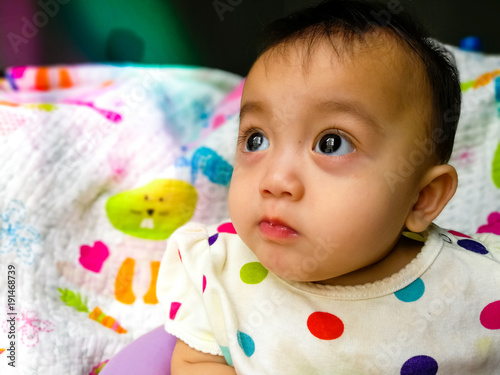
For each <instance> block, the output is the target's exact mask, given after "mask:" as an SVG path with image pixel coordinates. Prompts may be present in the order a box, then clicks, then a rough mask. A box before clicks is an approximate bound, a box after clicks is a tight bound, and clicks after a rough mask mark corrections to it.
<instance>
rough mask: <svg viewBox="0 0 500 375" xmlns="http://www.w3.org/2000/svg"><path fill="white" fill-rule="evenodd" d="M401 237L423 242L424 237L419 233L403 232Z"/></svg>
mask: <svg viewBox="0 0 500 375" xmlns="http://www.w3.org/2000/svg"><path fill="white" fill-rule="evenodd" d="M402 235H403V236H405V237H407V238H410V239H412V240H415V241H419V242H425V238H424V236H422V235H421V234H420V233H414V232H403V233H402Z"/></svg>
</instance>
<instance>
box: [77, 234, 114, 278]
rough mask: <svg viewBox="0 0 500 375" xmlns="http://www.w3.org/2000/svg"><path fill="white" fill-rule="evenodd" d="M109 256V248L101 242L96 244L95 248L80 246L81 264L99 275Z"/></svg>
mask: <svg viewBox="0 0 500 375" xmlns="http://www.w3.org/2000/svg"><path fill="white" fill-rule="evenodd" d="M108 256H109V250H108V247H107V246H106V245H105V244H104V243H102V242H101V241H96V242H94V246H92V247H91V246H87V245H82V246H80V259H78V260H79V262H80V264H81V265H82V266H83V267H84V268H86V269H88V270H89V271H92V272H96V273H99V272H100V271H101V268H102V265H103V263H104V261H105V260H106V259H107V258H108Z"/></svg>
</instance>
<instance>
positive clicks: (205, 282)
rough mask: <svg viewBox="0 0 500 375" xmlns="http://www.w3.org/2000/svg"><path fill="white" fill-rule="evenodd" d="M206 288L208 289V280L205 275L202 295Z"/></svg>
mask: <svg viewBox="0 0 500 375" xmlns="http://www.w3.org/2000/svg"><path fill="white" fill-rule="evenodd" d="M206 287H207V278H206V277H205V275H203V291H202V293H205V289H206Z"/></svg>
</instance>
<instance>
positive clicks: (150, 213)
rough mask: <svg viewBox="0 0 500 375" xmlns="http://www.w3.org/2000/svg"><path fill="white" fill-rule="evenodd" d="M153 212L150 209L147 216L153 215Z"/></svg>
mask: <svg viewBox="0 0 500 375" xmlns="http://www.w3.org/2000/svg"><path fill="white" fill-rule="evenodd" d="M153 212H155V210H153V209H151V208H150V209H149V210H148V215H149V216H151V215H153Z"/></svg>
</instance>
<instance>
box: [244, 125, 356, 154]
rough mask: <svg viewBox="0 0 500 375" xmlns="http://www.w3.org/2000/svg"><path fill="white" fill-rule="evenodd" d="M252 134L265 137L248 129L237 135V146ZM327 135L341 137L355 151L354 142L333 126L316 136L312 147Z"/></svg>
mask: <svg viewBox="0 0 500 375" xmlns="http://www.w3.org/2000/svg"><path fill="white" fill-rule="evenodd" d="M254 133H262V134H264V135H265V133H264V132H263V131H262V130H261V129H258V128H254V127H250V128H248V129H245V130H244V131H243V132H242V133H241V134H239V135H238V140H237V145H238V146H241V145H245V143H246V141H247V140H248V137H250V136H251V135H252V134H254ZM327 134H338V135H340V136H342V137H343V138H344V139H345V140H346V141H347V142H348V143H349V144H350V145H351V146H352V147H353V148H354V149H356V147H355V145H354V142H353V141H352V138H351V137H350V136H349V135H348V134H347V133H346V132H344V131H342V130H340V129H338V128H336V127H335V126H332V127H330V128H327V129H324V130H322V131H321V132H320V133H319V134H318V135H317V136H316V138H315V140H314V145H316V143H317V142H318V141H319V140H320V139H321V137H323V136H324V135H327ZM314 145H313V146H314Z"/></svg>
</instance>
